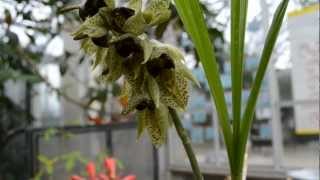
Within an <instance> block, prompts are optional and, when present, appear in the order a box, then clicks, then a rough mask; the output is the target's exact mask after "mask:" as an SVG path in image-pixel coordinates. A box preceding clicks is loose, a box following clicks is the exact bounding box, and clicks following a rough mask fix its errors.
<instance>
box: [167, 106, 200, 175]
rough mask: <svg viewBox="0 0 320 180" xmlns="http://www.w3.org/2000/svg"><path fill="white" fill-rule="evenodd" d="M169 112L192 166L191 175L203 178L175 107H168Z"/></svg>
mask: <svg viewBox="0 0 320 180" xmlns="http://www.w3.org/2000/svg"><path fill="white" fill-rule="evenodd" d="M169 112H170V115H171V117H172V121H173V124H174V126H175V128H176V130H177V133H178V135H179V137H180V139H181V141H182V144H183V147H184V149H185V151H186V153H187V155H188V158H189V161H190V164H191V167H192V171H193V175H194V178H195V180H203V176H202V174H201V171H200V168H199V164H198V162H197V159H196V156H195V154H194V152H193V149H192V146H191V143H190V139H189V137H188V135H187V133H186V131H185V129H184V128H183V126H182V123H181V121H180V118H179V116H178V113H177V111H176V110H175V109H172V108H170V107H169Z"/></svg>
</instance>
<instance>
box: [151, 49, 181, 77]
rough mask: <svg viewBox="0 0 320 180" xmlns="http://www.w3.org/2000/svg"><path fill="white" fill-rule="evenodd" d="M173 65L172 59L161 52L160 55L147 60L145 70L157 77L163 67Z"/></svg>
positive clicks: (169, 67)
mask: <svg viewBox="0 0 320 180" xmlns="http://www.w3.org/2000/svg"><path fill="white" fill-rule="evenodd" d="M174 67H175V65H174V62H173V60H172V59H171V58H170V57H169V56H168V55H167V54H161V56H160V57H158V58H155V59H152V60H150V61H148V62H147V70H148V72H149V74H150V75H151V76H153V77H157V76H158V75H159V74H160V73H161V72H162V71H163V70H165V69H173V68H174Z"/></svg>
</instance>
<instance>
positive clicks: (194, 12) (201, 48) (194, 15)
mask: <svg viewBox="0 0 320 180" xmlns="http://www.w3.org/2000/svg"><path fill="white" fill-rule="evenodd" d="M175 3H176V7H177V10H178V13H179V16H180V18H181V20H182V22H183V24H184V27H185V29H186V30H187V32H188V33H189V35H190V37H191V39H192V41H193V43H194V45H195V47H196V49H197V52H198V54H199V57H200V60H201V63H202V65H203V68H204V71H205V73H206V77H207V79H208V82H209V86H210V90H211V92H212V95H213V97H214V102H215V105H216V107H217V112H218V116H219V122H220V125H221V128H222V131H223V135H224V140H225V143H226V146H227V151H228V155H229V157H231V156H232V152H231V151H232V132H231V127H230V124H229V117H228V110H227V105H226V101H225V97H224V91H223V88H222V83H221V80H220V76H219V70H218V65H217V63H216V58H215V53H214V50H213V46H212V44H211V41H210V38H209V34H208V30H207V26H206V24H205V21H204V17H203V13H202V10H201V8H200V5H199V0H175ZM229 159H230V158H229Z"/></svg>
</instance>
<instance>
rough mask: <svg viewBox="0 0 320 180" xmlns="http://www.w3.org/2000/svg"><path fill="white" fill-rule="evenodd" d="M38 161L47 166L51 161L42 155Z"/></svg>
mask: <svg viewBox="0 0 320 180" xmlns="http://www.w3.org/2000/svg"><path fill="white" fill-rule="evenodd" d="M38 160H39V161H40V162H41V163H43V164H45V165H46V164H49V163H50V159H48V158H47V157H46V156H44V155H42V154H40V155H39V156H38Z"/></svg>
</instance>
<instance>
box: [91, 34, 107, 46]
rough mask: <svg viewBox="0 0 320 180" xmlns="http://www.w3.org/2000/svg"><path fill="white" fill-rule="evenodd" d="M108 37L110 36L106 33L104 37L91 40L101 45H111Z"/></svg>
mask: <svg viewBox="0 0 320 180" xmlns="http://www.w3.org/2000/svg"><path fill="white" fill-rule="evenodd" d="M108 39H109V36H108V35H104V36H102V37H97V38H91V41H92V42H93V43H94V44H95V45H97V46H99V47H108V46H109V43H108Z"/></svg>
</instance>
